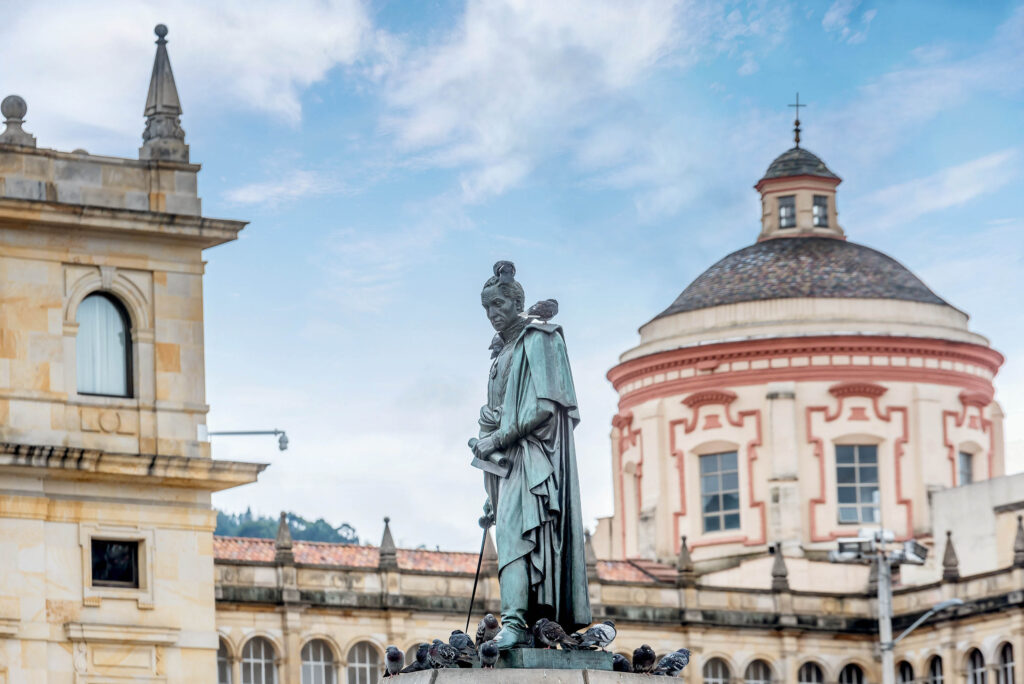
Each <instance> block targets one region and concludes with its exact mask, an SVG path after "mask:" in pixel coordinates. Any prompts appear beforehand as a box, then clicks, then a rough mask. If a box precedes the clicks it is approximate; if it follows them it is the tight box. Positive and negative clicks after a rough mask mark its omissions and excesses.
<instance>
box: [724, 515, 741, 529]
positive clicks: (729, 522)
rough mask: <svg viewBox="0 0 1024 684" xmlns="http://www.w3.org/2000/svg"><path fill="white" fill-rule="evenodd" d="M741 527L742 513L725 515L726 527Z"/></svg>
mask: <svg viewBox="0 0 1024 684" xmlns="http://www.w3.org/2000/svg"><path fill="white" fill-rule="evenodd" d="M739 528H740V514H739V513H729V514H727V515H726V516H725V529H727V530H738V529H739Z"/></svg>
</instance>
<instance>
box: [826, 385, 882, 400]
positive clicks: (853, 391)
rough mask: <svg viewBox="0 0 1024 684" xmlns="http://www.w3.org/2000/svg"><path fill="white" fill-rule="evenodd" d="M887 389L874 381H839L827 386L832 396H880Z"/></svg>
mask: <svg viewBox="0 0 1024 684" xmlns="http://www.w3.org/2000/svg"><path fill="white" fill-rule="evenodd" d="M888 391H889V389H888V388H887V387H883V386H882V385H879V384H877V383H874V382H840V383H838V384H835V385H832V386H831V387H829V388H828V393H829V394H831V395H832V396H833V397H836V398H839V397H880V396H882V395H883V394H885V393H886V392H888Z"/></svg>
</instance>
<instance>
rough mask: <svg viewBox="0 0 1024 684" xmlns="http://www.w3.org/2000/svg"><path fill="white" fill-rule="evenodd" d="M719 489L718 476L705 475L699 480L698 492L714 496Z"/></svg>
mask: <svg viewBox="0 0 1024 684" xmlns="http://www.w3.org/2000/svg"><path fill="white" fill-rule="evenodd" d="M719 489H720V487H719V486H718V475H705V476H704V477H702V478H701V479H700V490H701V492H703V493H704V494H714V493H716V492H718V491H719Z"/></svg>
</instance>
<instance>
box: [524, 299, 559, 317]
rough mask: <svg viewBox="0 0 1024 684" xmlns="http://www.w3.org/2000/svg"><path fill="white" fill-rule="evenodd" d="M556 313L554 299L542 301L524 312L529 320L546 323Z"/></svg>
mask: <svg viewBox="0 0 1024 684" xmlns="http://www.w3.org/2000/svg"><path fill="white" fill-rule="evenodd" d="M557 313H558V301H557V300H554V299H542V300H540V301H539V302H537V303H536V304H534V305H533V306H531V307H530V308H529V309H527V311H526V315H527V316H528V317H529V318H539V319H540V320H542V321H544V322H545V323H547V322H548V321H550V320H551V319H552V318H554V317H555V315H556V314H557Z"/></svg>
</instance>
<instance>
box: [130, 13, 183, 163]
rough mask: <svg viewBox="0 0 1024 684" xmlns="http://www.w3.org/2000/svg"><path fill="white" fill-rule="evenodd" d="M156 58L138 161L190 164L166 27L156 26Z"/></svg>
mask: <svg viewBox="0 0 1024 684" xmlns="http://www.w3.org/2000/svg"><path fill="white" fill-rule="evenodd" d="M153 33H155V34H156V36H157V40H156V57H155V58H154V60H153V74H152V76H150V79H149V94H148V95H147V96H146V109H145V111H144V114H145V116H146V130H144V131H143V133H142V141H143V142H142V147H140V148H139V159H147V160H164V161H174V162H185V163H187V162H188V145H186V144H185V131H183V130H182V129H181V102H180V101H179V100H178V88H177V86H176V85H175V84H174V73H173V72H172V71H171V58H170V57H168V55H167V39H166V36H167V27H166V26H164V25H163V24H157V25H156V27H155V28H154V29H153Z"/></svg>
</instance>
